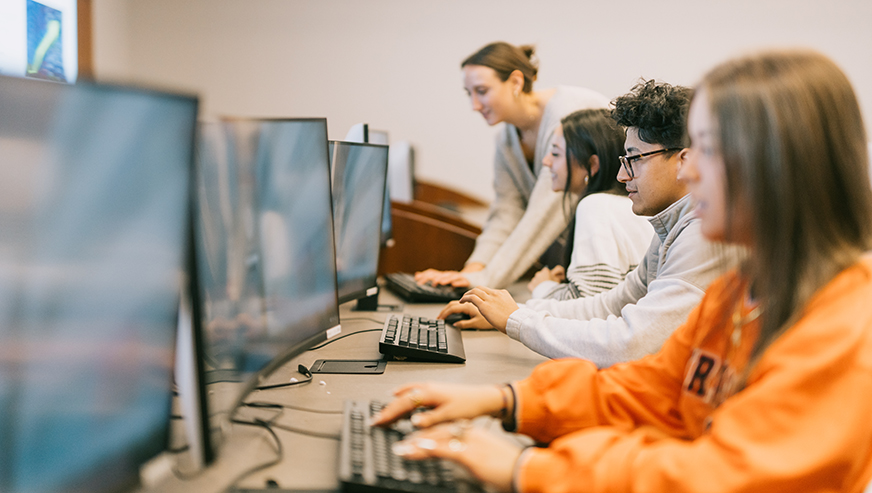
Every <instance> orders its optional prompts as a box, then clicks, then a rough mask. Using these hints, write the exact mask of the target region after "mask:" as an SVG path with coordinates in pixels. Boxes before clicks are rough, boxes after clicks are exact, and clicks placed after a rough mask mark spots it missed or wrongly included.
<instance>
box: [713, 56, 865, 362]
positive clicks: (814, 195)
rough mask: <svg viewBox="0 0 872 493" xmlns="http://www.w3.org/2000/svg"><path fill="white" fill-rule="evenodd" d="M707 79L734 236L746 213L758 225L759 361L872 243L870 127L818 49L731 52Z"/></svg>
mask: <svg viewBox="0 0 872 493" xmlns="http://www.w3.org/2000/svg"><path fill="white" fill-rule="evenodd" d="M700 87H701V88H702V89H704V91H703V92H704V93H705V94H707V96H708V104H709V105H710V106H709V107H710V109H711V112H712V115H713V122H712V123H713V125H714V126H715V130H714V135H715V136H716V138H717V139H718V140H719V147H720V149H721V153H722V155H723V161H724V166H725V171H726V182H727V184H726V187H727V188H726V200H727V204H728V207H730V208H731V210H730V213H729V214H728V224H727V232H728V235H729V232H730V231H733V228H732V226H733V225H734V224H736V223H737V222H739V221H742V222H743V223H745V224H748V225H749V227H750V232H751V240H750V241H751V255H750V256H749V258H748V259H747V261H746V262H745V263H744V265H743V267H742V273H743V276H744V277H745V279H746V280H747V281H748V283H749V285H750V286H751V290H752V294H753V296H754V297H755V298H756V299H758V300H759V302H760V306H761V307H762V309H763V311H762V315H761V320H760V323H761V330H760V336H759V338H758V340H757V343H756V346H755V347H754V350H753V352H752V355H751V357H752V360H751V362H752V365H753V362H755V361H757V360H758V359H759V357H760V355H761V354H762V353H763V351H764V350H765V349H766V348H767V347H769V345H770V344H771V343H772V342H773V341H774V340H775V339H777V338H778V337H779V336H780V335H781V334H782V333H783V332H784V331H785V330H787V329H788V328H789V327H790V326H792V325H793V324H794V323H795V322H796V320H797V319H798V318H799V317H800V316H801V315H802V311H803V309H804V307H805V306H806V304H807V303H808V302H809V300H810V298H811V297H812V296H813V295H814V293H815V292H816V291H817V290H818V289H820V288H821V287H823V286H824V285H825V284H826V283H827V282H829V281H830V280H831V279H832V278H833V277H834V276H835V275H836V274H838V273H839V272H840V271H842V270H843V269H845V268H846V267H847V266H849V265H851V264H853V263H855V262H856V261H857V259H858V258H859V256H860V255H861V254H862V253H863V252H865V251H867V250H868V249H869V248H870V247H872V188H870V184H869V171H868V167H869V162H868V161H869V158H868V152H867V149H866V133H865V130H864V126H863V121H862V117H861V114H860V107H859V105H858V104H857V98H856V96H855V94H854V91H853V89H852V88H851V84H850V83H849V82H848V79H847V77H845V75H844V73H842V71H841V70H840V69H839V68H838V67H837V66H836V65H835V64H834V63H833V62H832V61H831V60H829V59H828V58H827V57H825V56H823V55H821V54H819V53H816V52H812V51H775V52H765V53H760V54H757V55H752V56H747V57H743V58H739V59H735V60H731V61H728V62H726V63H723V64H721V65H719V66H717V67H715V68H714V69H712V70H711V71H710V72H709V73H708V74H707V75H706V76H705V77H704V78H703V80H702V83H701V84H700ZM728 239H729V238H728Z"/></svg>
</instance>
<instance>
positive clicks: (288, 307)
mask: <svg viewBox="0 0 872 493" xmlns="http://www.w3.org/2000/svg"><path fill="white" fill-rule="evenodd" d="M197 161H198V176H197V188H198V193H197V214H196V219H197V224H196V236H197V240H196V244H197V257H198V282H199V285H200V295H201V298H202V307H203V309H202V314H203V321H204V327H205V331H204V338H203V340H204V345H205V348H204V349H205V350H204V354H205V363H206V375H205V377H206V378H205V383H206V385H208V386H209V387H210V390H209V393H210V395H211V396H212V398H211V399H210V401H209V406H210V408H209V414H210V415H211V416H212V417H213V420H215V421H217V422H218V423H219V424H220V422H221V421H222V420H226V419H227V418H228V417H229V416H230V413H231V412H232V411H233V409H234V408H235V407H236V406H237V405H238V403H239V399H241V398H243V397H244V396H245V395H246V394H247V392H248V391H249V390H251V389H252V388H254V387H255V386H257V385H258V383H259V382H260V381H261V380H262V378H264V377H266V376H267V375H268V374H269V373H270V372H271V371H273V370H274V369H275V368H277V367H278V366H280V365H281V364H282V363H284V362H285V361H287V360H288V359H290V358H291V357H293V356H295V355H296V354H299V353H300V352H301V351H304V350H305V349H307V348H308V347H310V346H311V345H313V344H315V343H316V342H318V341H323V340H325V339H326V338H327V337H328V335H330V334H332V333H334V332H337V331H338V330H339V310H338V305H337V298H336V267H335V252H334V239H333V217H332V203H331V196H330V168H329V161H328V144H327V123H326V120H324V119H300V120H229V121H221V122H213V123H204V124H201V127H200V140H199V144H198V159H197Z"/></svg>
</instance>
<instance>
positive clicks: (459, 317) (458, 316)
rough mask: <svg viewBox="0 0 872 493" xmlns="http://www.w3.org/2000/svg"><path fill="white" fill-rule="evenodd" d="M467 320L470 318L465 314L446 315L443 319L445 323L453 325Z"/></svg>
mask: <svg viewBox="0 0 872 493" xmlns="http://www.w3.org/2000/svg"><path fill="white" fill-rule="evenodd" d="M469 319H470V316H469V314H467V313H452V314H451V315H448V316H447V317H445V323H446V324H451V325H454V324H455V323H457V322H459V321H461V320H469Z"/></svg>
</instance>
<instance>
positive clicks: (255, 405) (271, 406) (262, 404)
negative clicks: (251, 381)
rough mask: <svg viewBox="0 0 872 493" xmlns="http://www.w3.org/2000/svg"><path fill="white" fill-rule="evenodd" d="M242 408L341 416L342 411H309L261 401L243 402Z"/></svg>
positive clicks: (298, 407) (309, 409) (304, 408)
mask: <svg viewBox="0 0 872 493" xmlns="http://www.w3.org/2000/svg"><path fill="white" fill-rule="evenodd" d="M242 405H243V406H245V407H253V408H255V409H278V408H281V409H293V410H295V411H303V412H307V413H317V414H342V410H338V411H334V410H330V409H311V408H308V407H300V406H292V405H290V404H278V403H273V402H263V401H254V402H243V403H242Z"/></svg>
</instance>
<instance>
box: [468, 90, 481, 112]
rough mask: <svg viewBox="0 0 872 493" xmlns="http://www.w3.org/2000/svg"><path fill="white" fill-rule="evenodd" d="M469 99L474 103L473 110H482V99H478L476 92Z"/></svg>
mask: <svg viewBox="0 0 872 493" xmlns="http://www.w3.org/2000/svg"><path fill="white" fill-rule="evenodd" d="M469 101H470V102H471V103H472V111H481V109H482V108H484V106H483V105H482V104H481V101H479V100H478V96H476V95H475V94H473V95H472V96H470V97H469Z"/></svg>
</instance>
